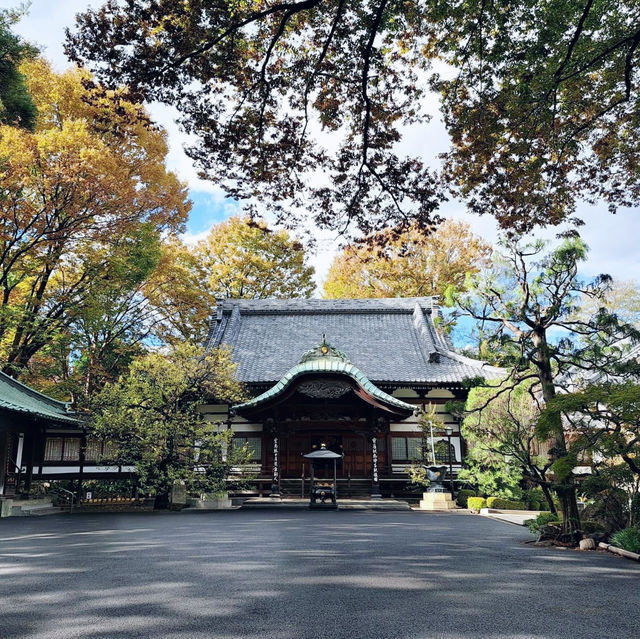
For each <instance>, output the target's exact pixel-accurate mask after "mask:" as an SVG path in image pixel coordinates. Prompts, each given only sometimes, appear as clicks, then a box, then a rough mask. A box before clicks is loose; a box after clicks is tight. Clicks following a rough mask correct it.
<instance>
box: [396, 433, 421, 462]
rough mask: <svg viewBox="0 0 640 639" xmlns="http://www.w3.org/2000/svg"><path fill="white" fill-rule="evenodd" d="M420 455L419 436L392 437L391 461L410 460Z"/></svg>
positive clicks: (418, 457)
mask: <svg viewBox="0 0 640 639" xmlns="http://www.w3.org/2000/svg"><path fill="white" fill-rule="evenodd" d="M421 455H422V438H421V437H392V438H391V458H392V460H393V461H412V460H417V459H420V458H421Z"/></svg>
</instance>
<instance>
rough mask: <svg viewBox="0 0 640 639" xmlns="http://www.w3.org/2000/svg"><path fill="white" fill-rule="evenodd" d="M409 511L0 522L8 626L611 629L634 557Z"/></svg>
mask: <svg viewBox="0 0 640 639" xmlns="http://www.w3.org/2000/svg"><path fill="white" fill-rule="evenodd" d="M527 539H529V535H528V532H527V531H526V530H525V529H524V528H519V527H517V526H512V525H509V524H505V523H501V522H497V521H492V520H489V519H485V518H481V517H472V516H464V515H446V514H423V513H416V512H406V513H405V512H393V513H374V512H348V511H342V512H341V511H338V512H327V511H323V512H309V511H292V512H278V511H267V510H264V511H253V512H248V511H247V512H244V511H235V512H217V513H215V512H214V513H193V514H188V513H183V514H174V513H140V514H122V515H106V514H103V515H74V516H68V515H60V516H52V517H42V518H12V519H3V520H1V521H0V637H1V638H2V639H30V638H36V637H37V638H38V639H54V638H55V639H75V638H82V639H89V638H100V639H102V638H107V637H114V638H116V637H117V638H122V639H130V638H133V637H149V638H152V637H153V638H154V639H164V638H169V637H171V638H172V639H178V638H180V639H182V638H184V639H201V638H202V639H204V638H205V637H206V638H207V639H222V638H224V639H232V638H233V639H236V638H238V639H239V638H241V637H242V638H252V639H253V638H255V639H258V638H260V639H267V638H278V639H307V638H308V639H312V638H313V639H316V638H320V637H321V638H323V639H325V638H326V639H329V638H330V639H346V638H359V639H368V638H370V637H372V638H373V637H375V638H378V637H379V638H383V639H394V638H398V639H400V638H402V639H405V638H406V639H425V638H427V637H428V638H431V637H433V638H436V637H438V638H445V639H454V638H456V639H459V638H467V637H469V638H471V637H473V638H483V637H491V638H507V637H509V638H518V639H525V638H536V639H538V638H543V637H544V638H554V639H555V638H558V639H569V638H571V639H578V638H582V637H584V638H589V639H593V638H596V637H597V638H598V639H602V638H606V637H611V638H616V639H622V638H627V637H629V638H630V637H637V636H638V632H640V630H639V629H640V566H639V565H636V564H634V563H633V562H630V561H626V560H623V559H619V558H617V557H614V556H612V555H609V554H604V553H580V552H575V551H563V550H558V549H547V548H536V547H533V546H532V545H527V544H525V543H524V542H525V541H526V540H527Z"/></svg>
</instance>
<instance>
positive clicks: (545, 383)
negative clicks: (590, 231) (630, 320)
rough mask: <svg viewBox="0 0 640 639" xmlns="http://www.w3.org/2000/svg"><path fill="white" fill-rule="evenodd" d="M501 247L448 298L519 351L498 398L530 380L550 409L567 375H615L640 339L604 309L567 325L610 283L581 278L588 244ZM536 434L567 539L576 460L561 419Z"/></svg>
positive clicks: (574, 521) (573, 520)
mask: <svg viewBox="0 0 640 639" xmlns="http://www.w3.org/2000/svg"><path fill="white" fill-rule="evenodd" d="M504 247H505V249H506V254H505V255H503V256H496V258H495V260H494V264H493V266H492V268H491V269H489V270H487V271H486V272H485V273H481V274H479V275H476V276H471V277H470V278H469V287H470V291H469V292H468V293H463V294H458V295H454V296H453V299H454V300H455V302H456V303H457V304H458V306H459V307H460V308H461V309H462V310H463V312H465V313H467V314H468V315H470V316H471V317H473V318H475V319H476V320H478V321H479V322H481V324H482V326H483V328H484V327H487V326H489V327H493V329H492V330H493V336H492V337H493V342H494V343H496V344H501V345H507V347H515V348H516V349H517V350H516V351H515V353H514V355H515V356H514V357H513V361H512V366H511V371H510V383H505V384H504V385H503V386H502V388H501V391H500V394H503V393H505V392H509V390H510V389H513V388H515V387H517V386H518V385H519V384H521V383H523V382H525V381H529V382H530V383H532V384H533V386H532V391H533V392H534V393H537V394H538V396H539V397H540V401H541V402H543V403H545V404H548V403H549V402H551V401H552V400H554V399H555V397H556V396H557V395H558V390H559V389H561V388H562V387H563V384H564V385H566V384H567V383H568V381H567V377H566V375H567V374H568V373H570V372H575V371H576V370H588V371H595V370H597V371H600V372H602V373H606V372H610V371H617V372H620V370H619V367H618V363H619V360H620V356H621V354H622V352H623V351H624V345H625V341H624V340H625V339H627V338H630V337H632V338H634V339H638V337H640V335H639V334H638V332H637V331H636V330H635V329H633V327H631V326H628V325H624V324H622V323H621V322H620V321H619V320H618V318H617V317H616V316H615V315H612V314H610V313H607V312H606V311H604V310H601V311H600V312H598V313H597V314H596V315H595V316H594V317H592V318H589V319H588V320H583V319H572V318H573V317H574V313H575V312H576V308H577V306H578V304H579V301H580V299H581V297H582V296H583V295H589V296H592V297H601V296H602V295H603V294H604V290H605V289H606V286H607V283H608V281H609V278H607V277H606V276H601V277H600V278H597V279H596V280H594V281H593V282H591V283H589V284H587V283H585V282H583V281H582V280H581V279H580V278H579V277H578V275H577V271H578V265H579V263H580V262H581V261H583V260H584V259H585V256H586V253H587V247H586V246H585V244H584V243H583V242H582V241H581V240H580V239H579V238H578V237H577V236H571V237H567V238H565V239H564V241H563V242H562V243H561V244H560V245H559V246H557V247H556V248H555V249H554V250H552V251H550V252H549V253H547V254H546V255H545V254H544V251H545V243H543V242H536V243H534V244H529V245H527V244H521V243H519V242H518V241H517V240H514V239H511V240H505V241H504ZM554 331H555V332H556V334H557V333H560V337H559V338H554ZM512 350H513V348H512ZM494 398H495V396H494ZM537 435H538V437H539V438H540V439H541V440H543V441H544V440H550V441H551V449H550V451H549V458H550V461H552V466H551V468H550V471H551V472H553V476H554V484H553V488H554V490H555V491H556V493H557V494H558V497H559V499H560V502H561V506H562V512H563V516H564V521H563V527H564V531H565V532H566V533H567V534H572V533H573V532H574V531H575V530H576V529H577V527H578V526H579V516H578V509H577V503H576V494H575V485H574V481H573V475H572V469H573V468H574V467H575V465H576V457H577V453H576V451H575V450H571V448H570V446H569V445H568V442H567V437H566V433H565V429H564V427H563V423H562V420H561V419H560V418H559V417H558V416H556V418H554V419H551V420H548V421H547V422H546V424H545V427H544V428H538V432H537Z"/></svg>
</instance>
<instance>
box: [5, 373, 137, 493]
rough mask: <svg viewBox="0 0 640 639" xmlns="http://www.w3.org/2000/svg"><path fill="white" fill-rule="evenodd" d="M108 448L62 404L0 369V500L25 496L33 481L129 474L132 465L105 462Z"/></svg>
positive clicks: (118, 477)
mask: <svg viewBox="0 0 640 639" xmlns="http://www.w3.org/2000/svg"><path fill="white" fill-rule="evenodd" d="M111 452H112V451H111V450H110V444H109V443H107V442H103V441H102V440H101V439H98V438H96V437H92V436H90V435H87V433H86V429H85V427H84V423H83V420H82V419H81V417H80V416H79V415H78V414H76V413H74V412H73V411H72V410H71V409H70V406H69V404H68V403H66V402H60V401H58V400H56V399H53V398H51V397H48V396H47V395H44V394H43V393H39V392H38V391H36V390H34V389H33V388H30V387H29V386H27V385H25V384H22V383H21V382H19V381H17V380H15V379H13V378H12V377H10V376H9V375H6V374H4V373H1V372H0V500H2V499H13V498H19V497H22V498H28V497H30V496H31V493H32V484H33V482H34V481H37V480H40V481H52V480H61V479H66V480H75V481H77V482H80V483H81V482H82V480H83V479H120V478H129V477H133V476H134V473H135V468H134V467H133V466H119V465H115V464H109V463H108V459H109V456H110V453H111ZM80 483H78V486H80Z"/></svg>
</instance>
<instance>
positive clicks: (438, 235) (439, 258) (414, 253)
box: [324, 220, 491, 298]
mask: <svg viewBox="0 0 640 639" xmlns="http://www.w3.org/2000/svg"><path fill="white" fill-rule="evenodd" d="M490 251H491V249H490V247H489V245H488V244H487V243H486V242H484V241H483V240H481V239H480V238H478V237H476V236H474V235H473V234H472V233H471V231H470V230H469V227H468V225H466V224H463V223H461V222H455V221H452V220H448V221H446V222H444V223H443V224H442V225H440V226H439V227H437V228H435V229H434V230H433V231H432V232H431V234H429V235H427V234H425V233H424V232H423V231H420V230H419V229H417V228H413V229H410V230H409V231H407V232H406V233H404V234H403V235H401V236H400V237H399V238H397V239H391V238H388V243H387V245H386V246H385V248H384V250H383V249H380V248H379V247H368V246H361V247H347V248H345V250H344V251H343V252H342V253H341V254H339V255H338V256H336V258H335V259H334V262H333V264H332V265H331V268H330V269H329V274H328V276H327V280H326V282H325V285H324V295H325V297H328V298H349V297H356V298H357V297H412V296H425V295H426V296H428V295H438V296H442V295H444V293H445V291H446V289H447V288H448V287H449V286H451V285H454V286H462V285H463V283H464V280H465V274H466V273H467V272H469V271H477V270H478V268H480V267H481V266H482V264H483V263H484V262H485V261H486V260H487V259H488V257H489V255H490Z"/></svg>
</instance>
